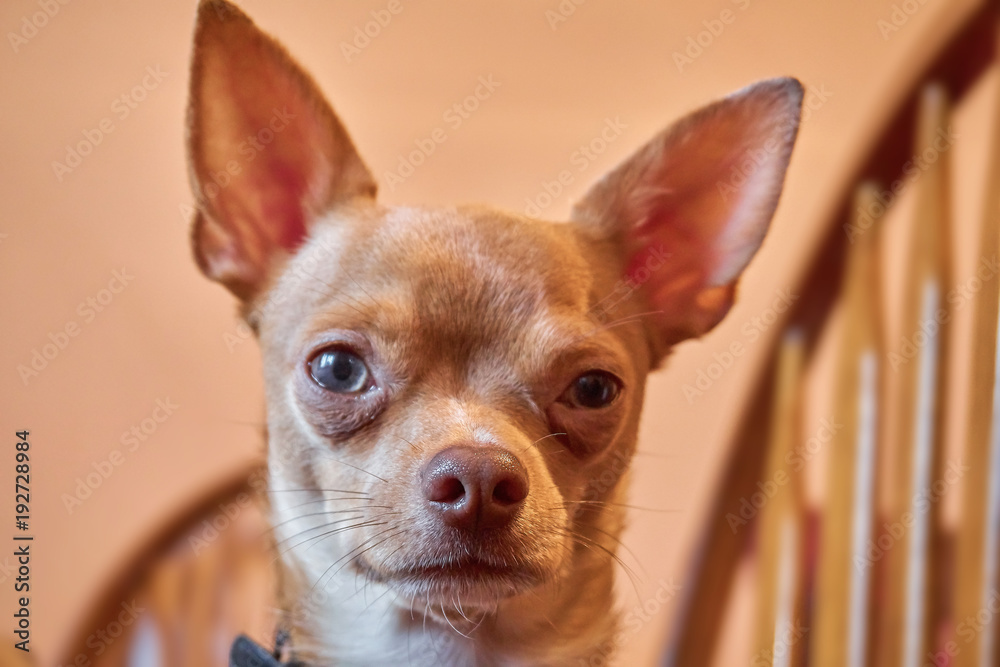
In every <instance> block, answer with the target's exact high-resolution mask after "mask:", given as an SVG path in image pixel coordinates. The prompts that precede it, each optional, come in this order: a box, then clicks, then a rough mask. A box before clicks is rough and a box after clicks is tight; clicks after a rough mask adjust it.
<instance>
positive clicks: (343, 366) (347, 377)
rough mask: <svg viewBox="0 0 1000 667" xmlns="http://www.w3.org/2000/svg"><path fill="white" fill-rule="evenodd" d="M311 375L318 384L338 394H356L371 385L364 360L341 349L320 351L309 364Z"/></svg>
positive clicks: (369, 374)
mask: <svg viewBox="0 0 1000 667" xmlns="http://www.w3.org/2000/svg"><path fill="white" fill-rule="evenodd" d="M309 373H310V375H312V379H313V380H314V381H315V382H316V384H318V385H319V386H321V387H323V388H324V389H326V390H327V391H333V392H337V393H338V394H356V393H358V392H361V391H364V390H365V389H368V388H369V386H370V385H371V373H370V372H369V371H368V366H366V365H365V362H364V360H362V359H361V357H359V356H358V355H356V354H354V353H353V352H351V351H349V350H344V349H341V348H328V349H326V350H322V351H320V353H319V354H317V355H316V356H315V357H313V358H312V360H311V361H310V362H309Z"/></svg>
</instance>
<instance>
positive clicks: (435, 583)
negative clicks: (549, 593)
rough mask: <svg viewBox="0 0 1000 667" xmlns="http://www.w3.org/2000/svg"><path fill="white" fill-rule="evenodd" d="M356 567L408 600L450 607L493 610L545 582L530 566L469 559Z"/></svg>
mask: <svg viewBox="0 0 1000 667" xmlns="http://www.w3.org/2000/svg"><path fill="white" fill-rule="evenodd" d="M354 565H355V567H356V568H357V570H358V572H359V574H362V575H364V576H366V577H367V578H368V579H369V580H370V581H374V582H378V583H382V584H385V585H387V586H389V587H390V588H392V589H395V590H396V591H397V592H398V593H400V594H401V595H403V596H404V597H406V598H409V599H421V600H427V601H438V600H443V601H446V602H448V603H451V602H453V601H455V600H461V601H462V603H463V604H467V605H474V606H475V605H478V606H483V607H493V606H495V605H496V604H497V603H498V602H500V601H501V600H503V599H505V598H508V597H512V596H515V595H519V594H521V593H524V592H525V591H528V590H530V589H532V588H534V587H536V586H538V585H539V584H540V583H542V582H543V581H544V580H545V575H544V573H543V572H542V571H541V570H540V569H539V568H535V567H531V566H530V565H525V564H523V563H519V564H516V565H513V564H510V565H507V564H502V563H495V562H489V561H486V560H483V559H478V558H468V557H466V558H461V559H455V560H451V561H442V562H432V563H429V564H420V565H417V564H414V565H412V566H409V567H402V568H396V569H393V570H385V569H380V568H376V567H374V566H372V565H371V563H369V562H368V561H367V560H365V559H364V557H360V556H359V557H358V558H356V559H355V560H354Z"/></svg>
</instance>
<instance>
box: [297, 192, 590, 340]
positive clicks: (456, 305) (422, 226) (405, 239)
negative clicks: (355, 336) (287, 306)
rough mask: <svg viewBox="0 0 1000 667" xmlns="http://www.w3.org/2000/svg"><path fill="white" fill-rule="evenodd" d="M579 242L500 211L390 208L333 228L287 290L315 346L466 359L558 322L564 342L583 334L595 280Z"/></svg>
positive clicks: (319, 237) (304, 257) (319, 233)
mask: <svg viewBox="0 0 1000 667" xmlns="http://www.w3.org/2000/svg"><path fill="white" fill-rule="evenodd" d="M578 243H579V241H578V240H577V239H576V237H575V236H574V234H573V232H572V229H571V228H570V227H569V225H561V224H555V223H545V222H539V221H534V220H527V219H522V218H518V217H516V216H513V215H510V214H505V213H501V212H496V211H493V210H490V209H479V208H475V209H457V210H456V209H443V210H442V209H433V210H426V209H414V208H397V209H387V210H383V211H381V212H380V214H379V215H377V216H362V215H356V216H354V217H352V218H351V219H350V220H343V219H341V220H331V221H329V222H327V223H326V224H323V225H321V226H320V227H319V228H318V229H317V230H316V232H315V234H314V237H313V239H312V240H311V241H310V242H309V244H308V245H307V246H306V247H305V248H304V249H303V251H302V252H300V254H299V256H297V257H296V258H294V259H293V261H292V264H291V266H290V268H289V270H287V271H286V272H285V275H284V276H283V277H282V284H281V285H280V286H279V288H278V291H279V292H283V293H284V297H285V298H289V299H290V300H292V301H293V302H295V303H298V304H300V309H301V313H302V317H306V318H310V319H311V321H310V322H308V323H303V325H304V326H305V327H306V331H305V335H307V336H308V335H309V334H310V331H314V332H315V331H322V330H324V329H334V328H358V329H365V330H369V331H375V332H378V333H380V334H382V335H384V336H387V337H389V338H393V337H397V338H398V337H401V336H405V337H406V338H408V339H410V340H411V341H412V339H414V338H420V339H423V340H425V341H433V344H434V346H435V349H436V350H439V351H444V350H447V352H448V354H450V355H452V356H454V355H457V354H462V353H463V352H465V353H471V352H472V351H473V350H475V349H481V348H483V347H493V348H497V347H500V346H501V345H502V344H503V343H504V342H507V343H513V342H514V341H515V340H516V339H518V338H523V337H524V336H526V335H529V334H532V333H534V334H538V333H540V332H542V331H544V330H545V329H546V328H547V327H552V326H555V324H556V322H558V324H559V326H560V327H563V328H564V329H566V330H563V331H560V332H555V331H552V332H551V333H552V334H553V335H561V336H564V337H565V336H568V335H572V334H574V333H576V334H577V335H578V334H580V333H583V329H585V328H586V327H587V326H588V322H589V320H587V318H586V312H587V308H588V303H589V301H590V299H591V294H590V292H591V289H592V276H591V272H590V270H589V268H588V266H587V264H586V262H585V261H584V259H583V257H582V254H581V251H580V248H579V247H578ZM574 314H575V315H577V316H578V317H575V318H574V317H573V315H574ZM567 315H569V317H567ZM574 320H575V321H574ZM574 326H576V327H578V328H579V329H580V330H579V331H576V332H574V331H572V329H573V328H574ZM430 351H433V350H430Z"/></svg>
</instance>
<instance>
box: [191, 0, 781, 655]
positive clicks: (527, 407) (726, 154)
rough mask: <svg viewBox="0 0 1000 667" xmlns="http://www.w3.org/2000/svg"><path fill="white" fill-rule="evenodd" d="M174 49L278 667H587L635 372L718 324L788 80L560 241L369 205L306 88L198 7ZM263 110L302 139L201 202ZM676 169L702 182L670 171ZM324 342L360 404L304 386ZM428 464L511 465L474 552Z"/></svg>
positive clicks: (646, 163) (362, 183)
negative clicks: (350, 361)
mask: <svg viewBox="0 0 1000 667" xmlns="http://www.w3.org/2000/svg"><path fill="white" fill-rule="evenodd" d="M195 44H196V48H195V58H194V65H193V68H192V88H191V112H190V127H191V135H190V140H189V143H190V151H191V155H192V179H193V183H194V189H195V192H196V193H197V194H198V195H199V215H198V219H197V222H196V225H195V231H194V243H195V252H196V256H197V258H198V262H199V266H200V267H201V268H202V270H203V271H204V272H205V273H206V274H207V275H208V276H209V277H211V278H213V279H215V280H218V281H219V282H222V283H223V284H225V285H226V286H227V287H229V288H230V290H232V291H233V292H234V293H235V294H236V295H237V296H239V297H240V298H241V299H242V301H243V312H244V316H245V317H246V319H247V321H248V322H250V324H251V325H252V326H253V327H254V330H255V331H257V332H258V334H259V340H260V345H261V350H262V355H263V359H264V374H265V386H266V391H267V406H268V409H267V421H268V430H269V433H268V444H269V451H268V467H269V473H270V489H271V490H270V499H269V500H270V508H271V513H272V516H273V521H274V525H275V540H276V543H277V549H278V551H279V553H280V566H281V569H282V591H281V592H282V609H283V610H284V612H285V616H284V619H283V622H284V623H285V624H286V625H287V626H288V627H289V628H290V629H291V631H292V637H293V640H292V644H293V647H294V649H295V652H296V656H297V657H298V658H299V659H301V660H305V661H306V662H309V663H311V664H316V665H332V664H336V665H398V664H412V665H449V666H450V665H456V666H457V665H569V664H587V661H588V660H590V659H591V658H592V657H594V656H595V655H596V654H597V652H598V650H599V648H600V647H602V646H606V645H608V644H609V642H610V640H611V639H612V637H613V635H614V633H615V630H616V623H617V617H616V615H615V614H614V613H613V612H612V611H611V610H612V608H613V606H614V605H613V586H614V571H615V561H614V553H615V551H616V548H617V545H618V540H619V537H620V534H621V531H622V529H623V526H624V516H623V502H624V496H625V486H626V480H625V478H624V477H620V478H616V477H614V476H611V478H610V479H609V476H608V475H607V472H608V471H617V470H620V469H621V467H620V466H618V465H614V466H612V465H611V463H612V462H615V461H628V460H630V459H631V457H632V454H633V452H634V449H635V445H636V435H637V430H638V423H639V414H640V410H641V407H642V403H643V389H644V384H645V378H646V376H647V374H648V373H649V372H650V370H652V369H653V368H654V367H656V366H657V365H658V364H659V363H660V362H661V361H662V359H663V358H664V357H665V356H666V355H667V354H668V352H669V349H670V346H671V345H673V344H674V343H676V342H678V341H679V340H681V339H683V338H686V337H690V336H697V335H700V334H701V333H704V332H705V331H707V330H708V329H710V328H711V327H712V326H714V325H715V323H716V322H718V321H719V320H720V319H721V318H722V316H723V315H724V314H725V312H726V311H727V310H728V308H729V306H730V304H731V302H732V297H733V294H734V292H735V285H736V279H737V277H738V275H739V273H740V271H742V269H743V267H744V266H745V265H746V263H747V262H748V261H749V258H750V256H752V254H753V252H754V251H755V250H756V248H757V247H758V246H759V244H760V242H761V239H762V238H763V234H764V231H765V230H766V228H767V223H768V221H769V220H770V217H771V215H772V213H773V211H774V207H775V206H776V205H777V195H778V191H780V186H781V180H782V178H783V176H784V170H785V167H786V165H787V162H788V157H789V153H790V150H791V142H792V141H794V136H795V127H796V126H797V119H798V104H799V102H800V100H801V88H800V87H799V86H798V84H797V83H795V82H793V81H791V80H775V81H771V82H765V83H763V84H760V85H758V86H757V87H755V88H752V89H747V90H746V91H743V92H742V93H740V94H738V95H737V96H734V97H731V98H727V100H724V101H722V102H719V103H717V104H716V105H714V106H712V107H709V110H707V111H704V112H701V113H700V115H695V116H692V117H690V118H689V119H688V120H687V121H685V122H684V123H682V124H680V125H678V126H675V128H674V129H673V130H672V131H668V132H665V133H664V134H663V135H661V136H660V137H658V138H656V139H654V140H653V142H651V143H650V144H649V145H647V146H646V147H645V148H644V149H642V150H641V151H640V152H639V153H637V154H636V156H635V157H633V158H632V159H631V160H629V161H628V162H626V163H625V165H623V167H621V168H619V170H617V171H616V172H614V173H612V174H611V175H609V176H608V177H607V178H606V179H605V180H604V181H602V182H601V183H600V184H599V185H598V186H596V187H595V188H594V189H593V190H592V191H591V193H590V194H589V195H588V196H587V198H585V200H584V202H582V203H581V204H580V205H579V206H578V207H577V209H576V210H575V213H574V217H575V222H574V223H570V224H567V223H559V222H548V221H541V220H532V219H527V218H525V217H523V216H519V215H516V214H512V213H508V212H503V211H498V210H494V209H491V208H488V207H485V206H475V207H462V208H385V207H382V206H380V205H379V204H377V203H376V201H375V199H374V185H373V182H372V181H371V177H370V175H368V171H367V169H366V168H365V167H364V165H363V163H362V162H361V160H360V158H359V157H358V156H357V154H356V152H355V151H354V148H353V145H352V144H351V142H350V139H349V138H348V137H347V135H346V133H345V132H344V131H343V128H342V126H341V125H340V122H339V121H338V120H337V119H336V116H335V115H334V114H333V112H332V110H330V109H329V107H328V106H327V105H326V103H325V102H324V101H323V100H322V98H321V96H319V93H318V92H317V89H316V88H315V85H314V84H313V83H312V82H311V80H310V79H309V78H308V76H306V75H305V74H304V73H302V72H301V70H300V69H299V68H298V66H297V65H295V64H294V62H292V61H291V60H290V59H289V58H288V56H287V54H286V53H285V52H284V50H283V49H281V48H280V47H279V46H277V44H276V43H275V42H273V40H271V39H270V38H269V37H266V36H265V35H263V33H260V32H259V31H258V30H257V29H256V28H255V27H254V26H253V24H252V23H250V21H249V19H247V18H246V17H245V16H244V15H243V14H241V13H240V12H239V11H238V10H237V9H235V7H233V6H232V5H229V4H228V3H226V2H224V1H223V0H205V1H204V2H202V5H201V7H200V10H199V27H198V30H197V32H196V42H195ZM234 50H236V51H238V52H240V53H241V54H242V56H241V58H243V59H238V58H234V56H233V51H234ZM248 54H249V55H248ZM248 62H249V64H247V63H248ZM206 63H208V64H210V65H207V64H206ZM258 71H263V72H264V75H261V76H260V77H252V76H251V75H252V74H253V73H255V72H258ZM283 72H284V74H283ZM240 77H250V78H249V79H246V80H244V79H243V78H240ZM262 82H263V83H262ZM243 85H246V86H248V90H250V91H251V92H252V94H250V93H247V92H246V91H243V90H242V88H241V87H242V86H243ZM234 91H235V92H234ZM285 100H289V102H288V104H290V105H291V107H292V109H294V112H293V113H295V114H296V115H297V118H298V120H299V122H300V123H301V125H299V126H298V127H296V128H295V129H294V131H290V132H288V133H287V134H286V135H282V136H281V137H280V138H279V140H276V141H275V146H274V148H273V152H272V153H262V154H261V155H260V157H259V158H258V159H257V160H255V161H254V163H253V165H252V166H250V167H249V168H248V169H247V172H249V175H241V177H240V178H234V179H233V182H232V183H231V184H230V185H228V186H227V187H226V188H224V189H222V190H220V191H218V192H217V193H216V194H215V195H214V196H209V195H207V194H206V188H207V186H208V185H209V184H210V182H211V174H212V173H213V171H214V170H217V169H219V168H220V165H225V164H226V161H227V159H228V158H229V156H230V155H231V151H232V148H233V144H234V142H237V141H239V139H240V136H241V134H240V133H241V132H246V131H248V129H247V128H250V130H249V131H252V128H253V124H254V123H255V122H259V121H261V119H262V118H264V117H265V116H266V114H267V112H268V111H267V110H268V109H269V108H270V107H271V106H272V105H274V104H280V103H283V102H284V101H285ZM245 106H246V107H249V108H248V109H247V110H246V111H245V112H244V111H243V108H244V107H245ZM233 127H235V128H237V131H235V132H234V131H233V130H232V128H233ZM765 141H767V142H772V141H773V142H777V143H776V145H777V149H776V150H774V151H771V154H772V158H769V159H768V160H770V161H768V160H765V162H764V166H762V167H761V169H762V170H763V171H762V173H761V174H760V175H759V176H754V177H753V178H751V179H748V180H749V181H751V184H750V186H748V189H747V190H746V191H745V192H742V193H741V197H740V198H737V201H736V202H735V203H728V204H725V203H720V202H717V201H715V200H713V199H712V198H711V196H712V194H713V193H711V192H710V190H711V188H712V187H713V186H714V182H713V179H714V178H716V177H718V175H719V174H722V173H724V172H725V171H726V170H728V168H729V166H730V165H731V164H732V162H733V160H735V159H738V158H739V155H738V154H737V153H733V152H732V151H735V150H737V149H742V148H743V147H750V148H753V147H755V146H760V145H764V142H765ZM303 142H305V145H306V146H307V147H308V150H306V149H304V148H303ZM678 156H679V157H678ZM680 158H683V159H685V160H688V161H689V162H690V163H699V161H700V162H704V164H696V171H695V172H693V173H688V172H687V171H685V170H684V169H683V164H681V165H679V164H677V162H676V161H677V160H678V159H680ZM678 173H681V174H683V175H684V176H683V178H681V179H680V182H677V177H676V176H674V175H673V174H678ZM289 174H291V176H289ZM288 182H292V183H293V184H295V185H294V187H293V188H292V190H291V192H292V195H294V196H289V192H288V191H286V190H283V189H282V188H283V187H284V184H286V183H288ZM690 182H693V184H692V183H690ZM303 184H305V185H306V186H307V187H305V188H302V187H299V186H301V185H303ZM300 225H301V229H300V227H299V226H300ZM299 232H301V233H299ZM296 233H299V236H301V238H298V237H296V236H295V234H296ZM623 276H625V277H627V278H628V281H627V282H624V281H623ZM609 299H612V300H610V301H609ZM331 345H335V346H337V348H338V349H349V350H351V351H352V352H353V353H356V354H357V355H358V356H359V357H360V358H362V359H363V360H364V362H365V364H366V365H367V367H368V369H369V370H370V372H371V373H372V375H373V377H374V386H373V388H372V389H371V390H369V391H366V392H364V393H359V394H356V395H353V394H351V395H348V394H343V393H338V392H331V391H329V390H327V389H323V388H322V387H320V386H319V385H318V384H317V383H316V381H315V380H314V379H313V378H312V376H311V375H310V371H309V366H308V362H309V360H310V359H311V358H312V357H313V355H314V354H316V352H317V351H319V350H323V349H326V348H329V347H330V346H331ZM594 370H600V371H604V372H606V373H610V374H611V375H613V376H614V377H615V378H617V380H618V383H619V386H620V394H619V395H618V397H617V399H616V400H613V401H611V402H610V403H609V404H607V405H604V406H603V407H598V408H589V407H588V408H583V407H581V406H580V405H579V404H577V403H574V402H573V400H571V399H567V396H568V395H569V394H568V392H569V391H570V389H571V387H572V385H573V382H574V380H575V379H576V378H578V377H580V376H581V375H583V374H585V373H588V372H590V371H594ZM452 446H468V447H473V448H475V447H483V448H499V449H502V450H503V451H506V452H509V453H510V454H512V455H513V456H515V457H516V459H517V460H518V461H519V462H520V465H521V466H523V469H524V470H525V471H526V475H527V480H528V482H529V490H528V493H527V496H526V497H525V498H524V500H523V503H521V504H520V505H519V506H518V508H517V512H516V514H514V515H513V518H512V519H511V520H510V522H509V525H505V526H504V527H503V528H502V529H499V530H497V531H494V532H492V533H490V534H489V537H488V539H487V538H480V535H481V534H480V533H478V532H477V533H470V534H466V533H462V532H461V531H457V532H456V531H455V530H451V529H449V528H447V527H446V526H444V525H443V524H442V523H441V521H440V519H439V518H438V515H436V514H435V513H434V512H433V511H431V509H429V505H428V500H427V498H425V492H424V491H422V490H421V485H420V479H421V476H422V475H423V474H424V473H425V471H426V469H427V466H428V465H429V461H430V460H431V459H432V457H434V456H435V455H436V454H437V453H439V452H442V451H444V450H446V449H448V448H449V447H452Z"/></svg>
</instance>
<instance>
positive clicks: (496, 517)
mask: <svg viewBox="0 0 1000 667" xmlns="http://www.w3.org/2000/svg"><path fill="white" fill-rule="evenodd" d="M422 481H423V492H424V497H425V498H427V500H428V501H429V503H430V505H431V507H432V508H434V509H435V510H437V511H438V512H440V513H441V517H442V519H444V522H445V523H447V524H448V525H449V526H452V527H454V528H459V529H462V530H468V531H472V532H475V531H477V530H480V529H482V530H486V529H490V528H500V527H502V526H505V525H507V524H508V523H509V522H510V521H511V520H512V519H513V518H514V516H515V515H516V514H517V512H518V510H519V509H520V508H521V505H523V504H524V499H525V498H527V497H528V473H527V471H526V470H525V469H524V466H523V465H521V462H520V461H518V460H517V457H516V456H514V455H513V454H511V453H510V452H509V451H507V450H505V449H503V448H501V447H472V446H469V445H455V446H453V447H448V448H447V449H443V450H441V451H440V452H438V453H437V454H435V455H434V458H432V459H431V460H430V461H429V462H428V463H427V465H426V467H424V471H423V480H422Z"/></svg>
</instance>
